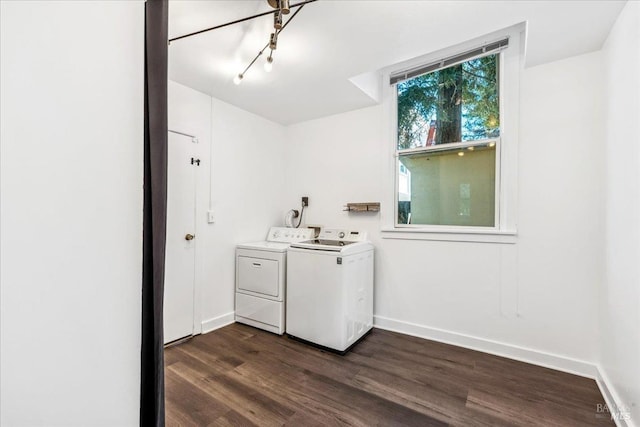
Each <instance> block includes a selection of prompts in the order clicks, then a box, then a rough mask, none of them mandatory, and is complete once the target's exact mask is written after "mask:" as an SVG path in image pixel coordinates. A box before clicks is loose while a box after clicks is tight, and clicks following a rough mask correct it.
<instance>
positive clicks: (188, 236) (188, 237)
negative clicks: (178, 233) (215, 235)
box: [184, 234, 196, 240]
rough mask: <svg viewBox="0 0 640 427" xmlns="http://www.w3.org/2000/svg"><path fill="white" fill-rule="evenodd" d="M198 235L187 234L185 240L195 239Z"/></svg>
mask: <svg viewBox="0 0 640 427" xmlns="http://www.w3.org/2000/svg"><path fill="white" fill-rule="evenodd" d="M195 237H196V236H194V235H193V234H187V235H186V236H184V240H193V239H194V238H195Z"/></svg>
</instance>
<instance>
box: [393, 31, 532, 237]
mask: <svg viewBox="0 0 640 427" xmlns="http://www.w3.org/2000/svg"><path fill="white" fill-rule="evenodd" d="M506 37H508V38H509V47H508V48H506V49H503V50H501V51H500V52H498V53H497V54H498V55H500V57H499V60H498V67H499V70H498V73H499V76H500V79H499V89H498V90H499V93H500V106H499V108H500V136H499V137H497V138H489V139H486V140H483V141H479V140H473V141H463V142H460V143H449V144H443V145H440V146H436V147H437V148H434V147H417V148H413V149H398V132H397V125H398V120H397V119H398V116H397V114H398V111H397V110H398V109H397V96H398V94H397V83H394V84H390V77H391V76H393V75H398V74H399V73H402V72H403V71H404V70H410V69H414V68H417V67H420V66H422V65H424V64H427V63H429V62H434V61H438V60H440V59H443V58H447V57H451V56H454V55H457V54H460V53H462V52H464V51H467V50H471V49H475V48H478V47H480V46H482V45H486V44H488V43H491V42H493V41H495V40H498V39H500V38H506ZM525 39H526V23H524V22H523V23H520V24H517V25H514V26H511V27H508V28H506V29H503V30H499V31H496V32H493V33H491V34H487V35H485V36H482V37H479V38H476V39H473V40H469V41H467V42H464V43H460V44H457V45H455V46H451V47H449V48H445V49H441V50H439V51H436V52H433V53H430V54H427V55H423V56H421V57H418V58H414V59H412V60H409V61H405V62H403V63H400V64H396V65H394V66H392V67H388V68H386V69H384V70H382V71H381V77H382V97H383V114H384V117H383V121H384V122H385V123H386V126H385V127H386V129H387V138H386V144H387V147H388V157H387V164H386V170H387V174H386V176H387V177H388V178H387V183H386V185H385V187H386V188H385V194H386V196H385V201H386V202H385V203H384V204H383V207H382V210H381V219H382V228H381V235H382V237H383V238H390V239H410V240H446V241H469V242H488V243H515V241H516V236H517V180H518V173H517V167H518V121H519V103H520V99H519V98H520V93H519V89H520V74H521V72H522V69H523V64H524V54H525ZM488 141H496V165H495V166H496V185H495V187H496V188H495V191H496V193H495V194H496V195H495V203H496V207H495V222H494V226H493V227H485V226H464V225H429V224H398V170H399V163H400V162H399V156H400V155H401V154H408V153H411V152H429V151H440V150H447V149H451V148H459V147H460V148H461V147H468V146H471V145H479V144H481V143H483V142H484V143H485V144H486V143H487V142H488Z"/></svg>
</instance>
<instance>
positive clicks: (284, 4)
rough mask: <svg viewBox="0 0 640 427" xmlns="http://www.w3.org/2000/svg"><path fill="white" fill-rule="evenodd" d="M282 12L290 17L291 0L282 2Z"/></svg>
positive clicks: (281, 0) (282, 0)
mask: <svg viewBox="0 0 640 427" xmlns="http://www.w3.org/2000/svg"><path fill="white" fill-rule="evenodd" d="M280 11H281V12H282V13H284V14H285V15H288V14H289V12H291V9H290V7H289V0H280Z"/></svg>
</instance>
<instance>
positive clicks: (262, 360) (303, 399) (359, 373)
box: [165, 323, 614, 426]
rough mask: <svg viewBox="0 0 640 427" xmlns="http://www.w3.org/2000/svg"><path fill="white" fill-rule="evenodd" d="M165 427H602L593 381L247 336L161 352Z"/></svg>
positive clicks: (392, 348) (443, 349)
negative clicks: (332, 349)
mask: <svg viewBox="0 0 640 427" xmlns="http://www.w3.org/2000/svg"><path fill="white" fill-rule="evenodd" d="M165 374H166V375H165V382H166V421H167V423H166V424H167V426H254V425H255V426H283V425H286V426H343V425H352V426H446V425H452V426H507V425H509V426H515V425H518V426H520V425H521V426H533V425H538V426H600V425H607V426H611V425H614V424H613V422H612V421H611V420H610V419H608V418H606V417H600V416H599V415H601V414H598V413H597V412H596V405H597V404H603V403H604V400H603V398H602V395H601V394H600V392H599V390H598V387H597V386H596V383H595V382H594V381H593V380H590V379H586V378H582V377H578V376H574V375H570V374H566V373H562V372H558V371H553V370H551V369H546V368H541V367H539V366H534V365H529V364H526V363H522V362H516V361H513V360H509V359H504V358H501V357H497V356H492V355H488V354H485V353H480V352H477V351H472V350H467V349H464V348H460V347H455V346H451V345H446V344H441V343H437V342H433V341H428V340H423V339H420V338H415V337H410V336H406V335H401V334H397V333H393V332H388V331H383V330H379V329H374V330H373V331H372V332H371V333H370V334H369V335H368V336H367V337H366V338H365V339H364V340H363V341H362V342H361V343H359V344H358V345H357V346H356V347H355V348H354V349H353V350H352V351H351V352H350V353H348V354H347V355H346V356H339V355H335V354H333V353H329V352H324V351H321V350H318V349H316V348H313V347H310V346H307V345H305V344H302V343H299V342H297V341H294V340H291V339H289V338H286V337H279V336H277V335H273V334H270V333H268V332H264V331H262V330H259V329H255V328H252V327H249V326H245V325H241V324H238V323H236V324H232V325H230V326H227V327H224V328H222V329H218V330H217V331H214V332H211V333H209V334H206V335H200V336H197V337H195V338H193V339H192V340H190V341H188V342H186V343H183V344H180V345H177V346H175V347H170V348H168V349H166V350H165Z"/></svg>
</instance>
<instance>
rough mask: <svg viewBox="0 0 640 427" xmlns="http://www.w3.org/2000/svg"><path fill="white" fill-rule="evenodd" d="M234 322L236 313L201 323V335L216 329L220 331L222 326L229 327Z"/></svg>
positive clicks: (231, 312)
mask: <svg viewBox="0 0 640 427" xmlns="http://www.w3.org/2000/svg"><path fill="white" fill-rule="evenodd" d="M235 321H236V312H235V311H230V312H229V313H226V314H223V315H221V316H217V317H214V318H211V319H207V320H203V321H202V333H203V334H206V333H208V332H211V331H215V330H216V329H220V328H222V327H223V326H227V325H230V324H232V323H234V322H235Z"/></svg>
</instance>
